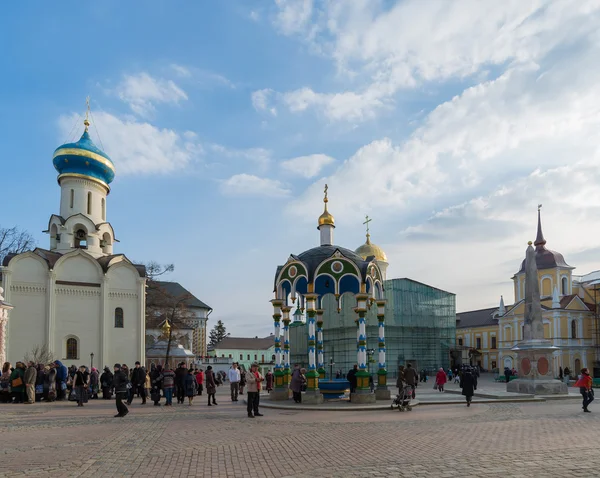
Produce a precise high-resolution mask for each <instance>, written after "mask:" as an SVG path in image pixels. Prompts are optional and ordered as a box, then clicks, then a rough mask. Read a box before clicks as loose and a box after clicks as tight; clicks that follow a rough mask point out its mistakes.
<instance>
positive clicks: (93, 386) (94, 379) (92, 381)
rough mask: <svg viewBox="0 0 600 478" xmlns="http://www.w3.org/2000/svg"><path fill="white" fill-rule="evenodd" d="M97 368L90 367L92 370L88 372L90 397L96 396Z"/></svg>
mask: <svg viewBox="0 0 600 478" xmlns="http://www.w3.org/2000/svg"><path fill="white" fill-rule="evenodd" d="M98 380H99V377H98V369H97V368H96V367H92V371H91V373H90V390H91V392H92V394H91V397H90V398H95V399H97V398H98Z"/></svg>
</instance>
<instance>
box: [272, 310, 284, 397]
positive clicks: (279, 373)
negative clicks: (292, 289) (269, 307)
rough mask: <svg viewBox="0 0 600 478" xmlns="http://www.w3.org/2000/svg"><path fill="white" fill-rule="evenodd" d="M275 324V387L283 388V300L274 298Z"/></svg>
mask: <svg viewBox="0 0 600 478" xmlns="http://www.w3.org/2000/svg"><path fill="white" fill-rule="evenodd" d="M271 304H273V325H274V329H275V335H274V340H275V372H274V373H273V375H274V376H275V388H276V389H279V390H281V389H283V388H284V384H283V368H282V367H281V307H282V306H283V300H281V299H273V300H272V301H271Z"/></svg>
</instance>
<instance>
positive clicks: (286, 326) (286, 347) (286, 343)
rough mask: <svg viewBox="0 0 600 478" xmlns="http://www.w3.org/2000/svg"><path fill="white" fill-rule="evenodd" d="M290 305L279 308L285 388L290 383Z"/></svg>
mask: <svg viewBox="0 0 600 478" xmlns="http://www.w3.org/2000/svg"><path fill="white" fill-rule="evenodd" d="M291 310H292V308H291V307H289V306H285V307H282V308H281V312H282V313H283V374H284V375H283V384H284V385H285V387H286V388H287V386H288V385H289V383H290V374H291V370H290V311H291Z"/></svg>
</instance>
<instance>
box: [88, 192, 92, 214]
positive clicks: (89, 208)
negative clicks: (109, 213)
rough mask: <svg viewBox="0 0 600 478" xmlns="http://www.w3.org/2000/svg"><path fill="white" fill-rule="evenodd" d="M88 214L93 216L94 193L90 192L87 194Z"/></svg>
mask: <svg viewBox="0 0 600 478" xmlns="http://www.w3.org/2000/svg"><path fill="white" fill-rule="evenodd" d="M87 213H88V214H90V215H91V214H92V193H91V192H88V194H87Z"/></svg>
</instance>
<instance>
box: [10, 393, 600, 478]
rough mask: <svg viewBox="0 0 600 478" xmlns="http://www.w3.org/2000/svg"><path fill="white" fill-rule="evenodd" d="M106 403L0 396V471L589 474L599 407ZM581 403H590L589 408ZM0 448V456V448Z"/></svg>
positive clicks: (598, 436) (596, 464)
mask: <svg viewBox="0 0 600 478" xmlns="http://www.w3.org/2000/svg"><path fill="white" fill-rule="evenodd" d="M217 398H218V399H219V402H220V404H219V406H217V407H211V408H208V407H207V406H206V404H205V402H204V397H197V398H196V402H197V403H195V404H194V405H193V406H192V407H188V406H187V405H175V406H173V407H172V408H164V407H161V408H158V407H154V406H152V405H151V404H148V405H145V406H142V405H140V400H139V399H138V400H136V402H134V404H133V405H132V406H131V407H130V414H129V415H128V416H127V417H126V418H124V419H118V418H113V415H114V413H115V409H114V402H113V401H110V402H105V401H103V400H99V401H96V400H94V401H90V402H89V403H88V404H87V405H86V406H85V407H84V408H77V407H76V406H74V404H71V403H55V404H44V403H40V404H35V405H0V427H1V430H2V433H1V435H0V439H1V443H2V446H1V447H0V463H1V465H0V476H2V477H3V476H30V475H31V476H33V475H35V476H61V477H62V476H73V477H76V476H94V477H97V476H136V477H137V476H139V477H142V476H143V477H153V476H157V477H163V476H164V477H180V476H205V477H237V478H239V477H252V478H254V477H256V478H267V477H295V478H297V477H309V476H310V477H314V476H321V477H363V476H374V477H403V476H411V477H412V476H417V477H418V476H428V477H429V476H435V477H451V476H473V477H517V476H522V477H536V478H538V477H554V476H560V477H571V476H573V477H575V476H577V477H578V478H579V477H587V476H600V455H599V454H598V453H597V444H598V443H599V441H600V409H599V410H598V411H597V412H595V413H591V414H583V413H582V412H581V405H580V404H579V403H577V402H573V401H564V402H546V403H518V404H517V403H502V404H478V405H476V406H472V407H471V408H467V407H465V406H461V405H443V406H428V407H416V408H415V409H414V410H413V411H412V412H404V413H401V412H398V411H391V410H389V411H387V410H386V411H373V412H357V413H352V412H318V411H314V412H313V411H306V412H304V411H303V412H300V411H287V410H286V411H283V410H264V413H265V416H264V417H261V418H255V419H253V420H252V419H249V418H247V417H246V413H245V409H244V406H243V405H242V402H241V401H240V402H238V403H236V404H231V403H230V402H229V400H228V399H227V398H226V397H225V396H221V397H219V396H218V397H217ZM594 405H595V404H592V407H591V408H592V410H593V409H594ZM3 455H4V456H3Z"/></svg>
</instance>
